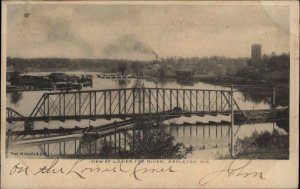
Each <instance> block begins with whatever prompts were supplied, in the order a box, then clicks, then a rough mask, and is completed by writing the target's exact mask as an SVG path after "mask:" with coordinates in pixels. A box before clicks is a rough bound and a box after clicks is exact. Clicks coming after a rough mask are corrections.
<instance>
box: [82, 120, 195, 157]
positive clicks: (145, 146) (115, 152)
mask: <svg viewBox="0 0 300 189" xmlns="http://www.w3.org/2000/svg"><path fill="white" fill-rule="evenodd" d="M94 140H98V139H97V138H90V137H89V136H85V137H84V138H83V139H82V143H83V145H82V147H81V150H82V152H83V153H84V154H88V153H87V152H88V150H89V149H88V146H89V143H90V142H93V141H94ZM124 142H125V143H126V146H127V148H126V149H125V148H124V146H123V145H122V146H121V147H119V146H118V145H116V146H115V144H114V143H113V142H110V141H107V140H103V139H101V141H100V144H101V145H100V146H101V147H100V148H99V149H98V153H99V154H97V155H95V158H102V159H106V158H121V159H183V158H186V157H187V155H188V154H191V153H192V148H191V147H186V146H185V145H184V144H183V143H177V142H176V141H175V138H174V136H173V135H172V134H171V133H170V132H168V131H167V130H166V129H165V128H164V127H163V126H159V127H158V128H155V129H153V128H151V129H150V128H144V129H142V130H140V131H138V130H136V131H135V135H132V133H131V134H129V132H128V133H127V138H126V141H124V139H122V142H121V143H122V144H124ZM84 143H85V144H86V145H84ZM117 143H118V141H117ZM89 157H90V156H89Z"/></svg>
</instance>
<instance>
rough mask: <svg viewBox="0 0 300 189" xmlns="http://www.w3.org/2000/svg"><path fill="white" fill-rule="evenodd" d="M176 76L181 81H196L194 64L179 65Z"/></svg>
mask: <svg viewBox="0 0 300 189" xmlns="http://www.w3.org/2000/svg"><path fill="white" fill-rule="evenodd" d="M175 74H176V78H177V79H180V80H186V81H191V80H194V75H195V74H194V64H179V65H178V66H177V69H176V71H175Z"/></svg>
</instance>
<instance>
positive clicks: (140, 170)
mask: <svg viewBox="0 0 300 189" xmlns="http://www.w3.org/2000/svg"><path fill="white" fill-rule="evenodd" d="M58 162H59V160H58V159H54V160H53V161H52V162H51V164H50V165H43V166H41V167H40V168H38V170H30V168H29V167H28V166H23V165H22V164H21V163H17V164H16V165H14V166H13V168H12V169H11V170H10V173H9V174H10V175H18V174H24V175H41V174H56V175H58V174H64V175H76V176H78V177H79V178H81V179H86V178H87V175H88V174H89V173H126V174H128V175H129V176H132V177H133V178H134V179H135V180H138V181H142V175H143V174H146V173H148V174H155V173H174V172H177V171H176V170H175V169H174V167H173V166H172V165H171V166H167V167H162V168H147V167H145V166H144V165H143V163H141V162H138V163H137V164H136V165H135V166H134V167H133V168H127V169H126V168H125V166H124V164H123V163H122V162H121V163H119V164H118V165H116V166H111V167H99V166H98V165H96V166H94V167H83V168H82V162H83V160H78V161H76V162H75V163H74V164H72V165H71V166H70V167H68V168H65V167H63V166H61V165H59V163H58Z"/></svg>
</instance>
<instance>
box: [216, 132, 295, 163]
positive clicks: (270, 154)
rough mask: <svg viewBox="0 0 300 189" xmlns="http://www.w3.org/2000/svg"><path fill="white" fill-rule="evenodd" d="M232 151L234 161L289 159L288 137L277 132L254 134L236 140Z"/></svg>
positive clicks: (227, 157)
mask: <svg viewBox="0 0 300 189" xmlns="http://www.w3.org/2000/svg"><path fill="white" fill-rule="evenodd" d="M234 151H235V155H234V157H233V158H234V159H289V136H288V135H281V134H280V133H279V132H278V131H277V130H274V132H273V133H270V132H267V131H265V132H262V133H258V132H254V133H253V134H252V135H251V136H250V137H245V138H244V139H238V140H237V141H236V144H235V149H234ZM229 158H231V157H229V156H226V157H220V159H229Z"/></svg>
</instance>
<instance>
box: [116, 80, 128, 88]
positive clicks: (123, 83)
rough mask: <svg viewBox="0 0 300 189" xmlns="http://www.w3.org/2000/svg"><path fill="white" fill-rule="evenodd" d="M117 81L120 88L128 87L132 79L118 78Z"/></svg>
mask: <svg viewBox="0 0 300 189" xmlns="http://www.w3.org/2000/svg"><path fill="white" fill-rule="evenodd" d="M117 83H118V87H119V88H126V87H127V85H129V84H130V80H129V79H120V80H117Z"/></svg>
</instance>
